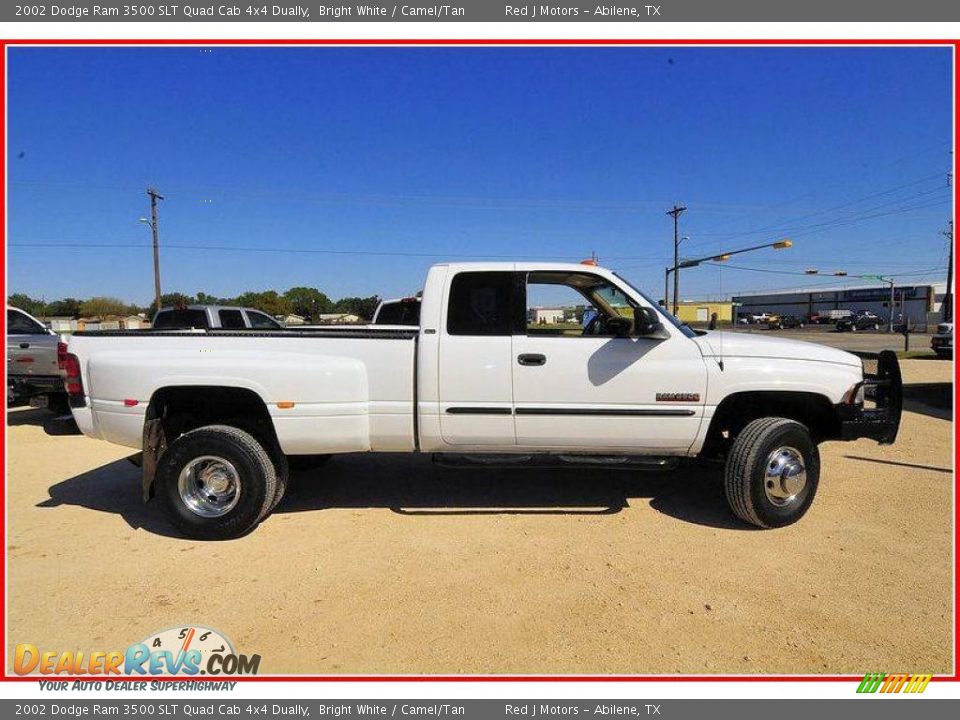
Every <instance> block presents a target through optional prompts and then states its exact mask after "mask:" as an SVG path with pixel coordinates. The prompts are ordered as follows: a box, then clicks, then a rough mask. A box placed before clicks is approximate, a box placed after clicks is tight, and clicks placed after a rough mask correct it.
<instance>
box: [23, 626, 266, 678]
mask: <svg viewBox="0 0 960 720" xmlns="http://www.w3.org/2000/svg"><path fill="white" fill-rule="evenodd" d="M13 670H14V672H15V673H16V674H17V675H31V674H39V675H71V676H80V675H153V676H158V675H185V676H197V675H204V676H218V675H256V674H257V672H259V670H260V656H259V655H244V654H241V653H237V652H236V651H235V650H234V649H233V644H232V643H231V642H230V641H229V640H228V639H227V638H226V636H224V635H223V634H222V633H220V632H217V631H216V630H214V629H212V628H209V627H204V626H203V625H188V626H186V627H177V628H169V629H167V630H162V631H160V632H158V633H153V634H152V635H150V636H149V637H147V638H146V639H145V640H143V641H142V642H139V643H134V644H133V645H131V646H130V647H128V648H126V650H93V651H90V652H87V651H83V650H76V651H73V650H47V649H41V648H38V647H37V646H36V645H31V644H29V643H21V644H19V645H17V648H16V651H15V654H14V660H13Z"/></svg>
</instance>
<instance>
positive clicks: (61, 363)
mask: <svg viewBox="0 0 960 720" xmlns="http://www.w3.org/2000/svg"><path fill="white" fill-rule="evenodd" d="M66 364H67V344H66V343H65V342H58V343H57V367H58V368H60V369H61V370H66V369H67V368H66Z"/></svg>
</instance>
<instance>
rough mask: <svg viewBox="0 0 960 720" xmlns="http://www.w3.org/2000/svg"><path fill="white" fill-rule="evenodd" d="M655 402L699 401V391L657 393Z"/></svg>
mask: <svg viewBox="0 0 960 720" xmlns="http://www.w3.org/2000/svg"><path fill="white" fill-rule="evenodd" d="M657 402H700V393H657Z"/></svg>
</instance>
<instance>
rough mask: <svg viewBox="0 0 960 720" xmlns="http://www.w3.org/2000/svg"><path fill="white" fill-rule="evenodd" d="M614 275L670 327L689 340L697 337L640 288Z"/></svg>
mask: <svg viewBox="0 0 960 720" xmlns="http://www.w3.org/2000/svg"><path fill="white" fill-rule="evenodd" d="M614 275H616V276H617V277H618V278H620V280H622V281H623V282H625V283H626V284H627V287H629V288H630V289H631V290H633V291H634V292H635V293H637V295H639V296H640V297H642V298H643V299H644V300H646V301H647V302H648V303H650V305H651V306H652V307H653V308H654V309H655V310H656V311H657V312H658V313H660V314H661V315H663V317H664V318H666V320H667V322H668V323H670V324H671V325H673V326H674V327H675V328H677V330H679V331H680V332H682V333H683V334H684V335H686V336H687V337H689V338H692V337H696V336H697V334H696V333H695V332H694V331H693V328H691V327H690V326H689V325H687V324H686V323H685V322H680V320H678V319H677V318H676V317H674V315H673V313H670V312H667V309H666V308H665V307H662V306H661V305H660V304H659V303H658V302H656V301H655V300H653V299H652V298H651V297H650V296H648V295H647V294H646V293H645V292H644V291H643V290H641V289H640V288H638V287H637V286H636V285H634V284H633V283H632V282H630V281H629V280H627V279H626V278H625V277H623V276H622V275H620V274H619V273H614Z"/></svg>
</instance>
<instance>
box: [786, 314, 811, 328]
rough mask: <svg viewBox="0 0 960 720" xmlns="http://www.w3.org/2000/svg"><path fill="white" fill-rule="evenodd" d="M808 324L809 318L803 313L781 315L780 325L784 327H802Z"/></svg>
mask: <svg viewBox="0 0 960 720" xmlns="http://www.w3.org/2000/svg"><path fill="white" fill-rule="evenodd" d="M806 324H807V318H805V317H803V315H783V316H781V317H780V327H782V328H802V327H803V326H804V325H806Z"/></svg>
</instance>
